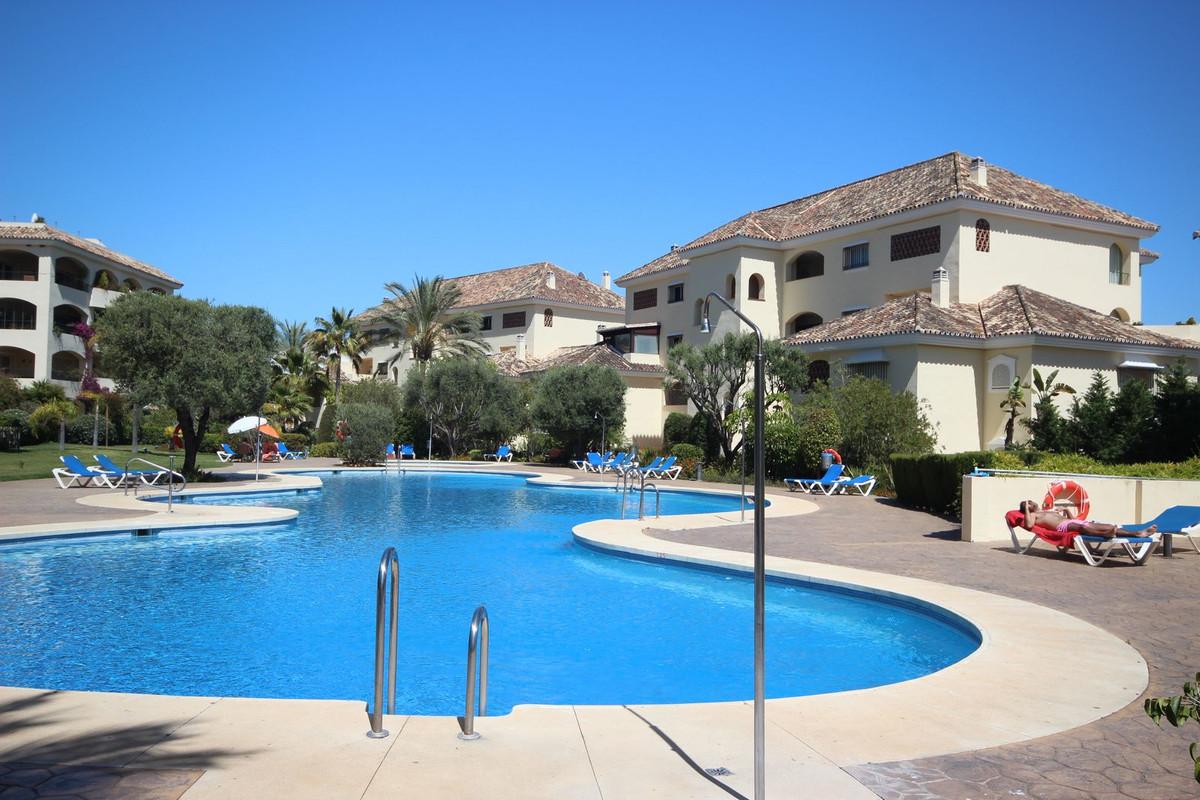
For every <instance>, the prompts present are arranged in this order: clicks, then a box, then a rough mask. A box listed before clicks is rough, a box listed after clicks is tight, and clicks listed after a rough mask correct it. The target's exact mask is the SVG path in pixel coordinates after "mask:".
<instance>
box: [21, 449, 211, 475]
mask: <svg viewBox="0 0 1200 800" xmlns="http://www.w3.org/2000/svg"><path fill="white" fill-rule="evenodd" d="M65 452H67V453H73V454H74V455H77V456H79V460H80V461H82V462H83V463H85V464H87V465H88V466H92V465H93V464H95V462H94V461H93V460H92V455H93V454H95V453H105V454H106V455H108V457H109V458H111V459H112V460H113V461H115V462H117V463H118V464H121V465H122V466H124V464H125V461H126V459H128V458H129V457H130V456H131V455H132V454H131V453H130V452H129V445H118V446H113V447H101V448H100V449H99V450H96V449H93V448H92V446H91V445H79V444H69V445H67V449H66V451H65ZM61 454H62V453H61V452H60V451H59V449H58V442H50V443H46V444H35V445H29V446H28V447H22V448H21V451H20V452H19V453H7V452H0V481H23V480H26V479H28V478H49V477H50V470H52V469H54V468H55V467H61V466H62V462H61V461H59V460H58V457H59V456H60V455H61ZM138 455H139V457H141V458H145V459H149V460H150V461H153V462H154V463H156V464H161V465H163V466H164V467H165V466H167V465H168V463H169V462H168V460H167V453H166V451H164V450H152V451H150V452H143V453H139V454H138ZM182 465H183V453H177V454H176V457H175V466H176V468H179V467H180V466H182ZM138 466H139V465H137V464H135V465H133V466H131V467H130V469H138ZM196 466H197V468H199V469H213V468H214V467H218V466H220V461H219V460H218V459H217V455H216V453H200V454H198V455H197V457H196ZM141 467H142V468H145V465H144V464H143V465H141Z"/></svg>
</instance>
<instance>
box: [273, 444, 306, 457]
mask: <svg viewBox="0 0 1200 800" xmlns="http://www.w3.org/2000/svg"><path fill="white" fill-rule="evenodd" d="M278 447H279V458H280V459H291V460H292V461H295V460H296V459H298V458H308V451H307V450H288V446H287V445H286V444H284V443H283V442H280V443H279V445H278Z"/></svg>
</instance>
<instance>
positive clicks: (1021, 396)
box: [1000, 378, 1025, 450]
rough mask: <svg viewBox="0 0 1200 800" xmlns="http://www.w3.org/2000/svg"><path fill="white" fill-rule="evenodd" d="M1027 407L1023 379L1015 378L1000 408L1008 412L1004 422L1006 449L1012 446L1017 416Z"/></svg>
mask: <svg viewBox="0 0 1200 800" xmlns="http://www.w3.org/2000/svg"><path fill="white" fill-rule="evenodd" d="M1024 407H1025V390H1024V389H1023V388H1022V387H1021V379H1020V378H1014V379H1013V382H1012V386H1010V387H1008V395H1006V396H1005V398H1004V399H1003V400H1001V401H1000V408H1002V409H1004V410H1006V411H1007V412H1008V422H1006V423H1004V449H1006V450H1007V449H1008V448H1010V447H1012V443H1013V433H1014V432H1015V431H1016V427H1017V417H1018V416H1019V415H1020V413H1021V409H1022V408H1024Z"/></svg>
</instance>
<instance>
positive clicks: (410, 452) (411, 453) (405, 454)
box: [400, 444, 417, 460]
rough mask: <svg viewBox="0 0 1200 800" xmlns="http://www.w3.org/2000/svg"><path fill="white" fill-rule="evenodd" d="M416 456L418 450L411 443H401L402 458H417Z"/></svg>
mask: <svg viewBox="0 0 1200 800" xmlns="http://www.w3.org/2000/svg"><path fill="white" fill-rule="evenodd" d="M416 457H417V451H416V450H414V449H413V446H412V445H411V444H402V445H400V458H411V459H414V460H415V459H416Z"/></svg>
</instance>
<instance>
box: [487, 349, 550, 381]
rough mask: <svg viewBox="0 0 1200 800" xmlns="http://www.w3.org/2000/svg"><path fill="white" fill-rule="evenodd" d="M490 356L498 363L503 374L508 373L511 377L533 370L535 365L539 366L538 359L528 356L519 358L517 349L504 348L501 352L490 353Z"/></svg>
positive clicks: (497, 367)
mask: <svg viewBox="0 0 1200 800" xmlns="http://www.w3.org/2000/svg"><path fill="white" fill-rule="evenodd" d="M488 358H490V359H491V360H492V363H494V364H495V365H496V369H498V370H500V374H501V375H507V376H508V377H510V378H516V377H519V376H520V375H521V373H523V372H526V371H533V367H535V366H537V364H538V359H536V358H533V357H530V356H526V357H525V358H523V359H521V358H517V353H516V351H515V350H504V351H502V352H499V353H489V354H488Z"/></svg>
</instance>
